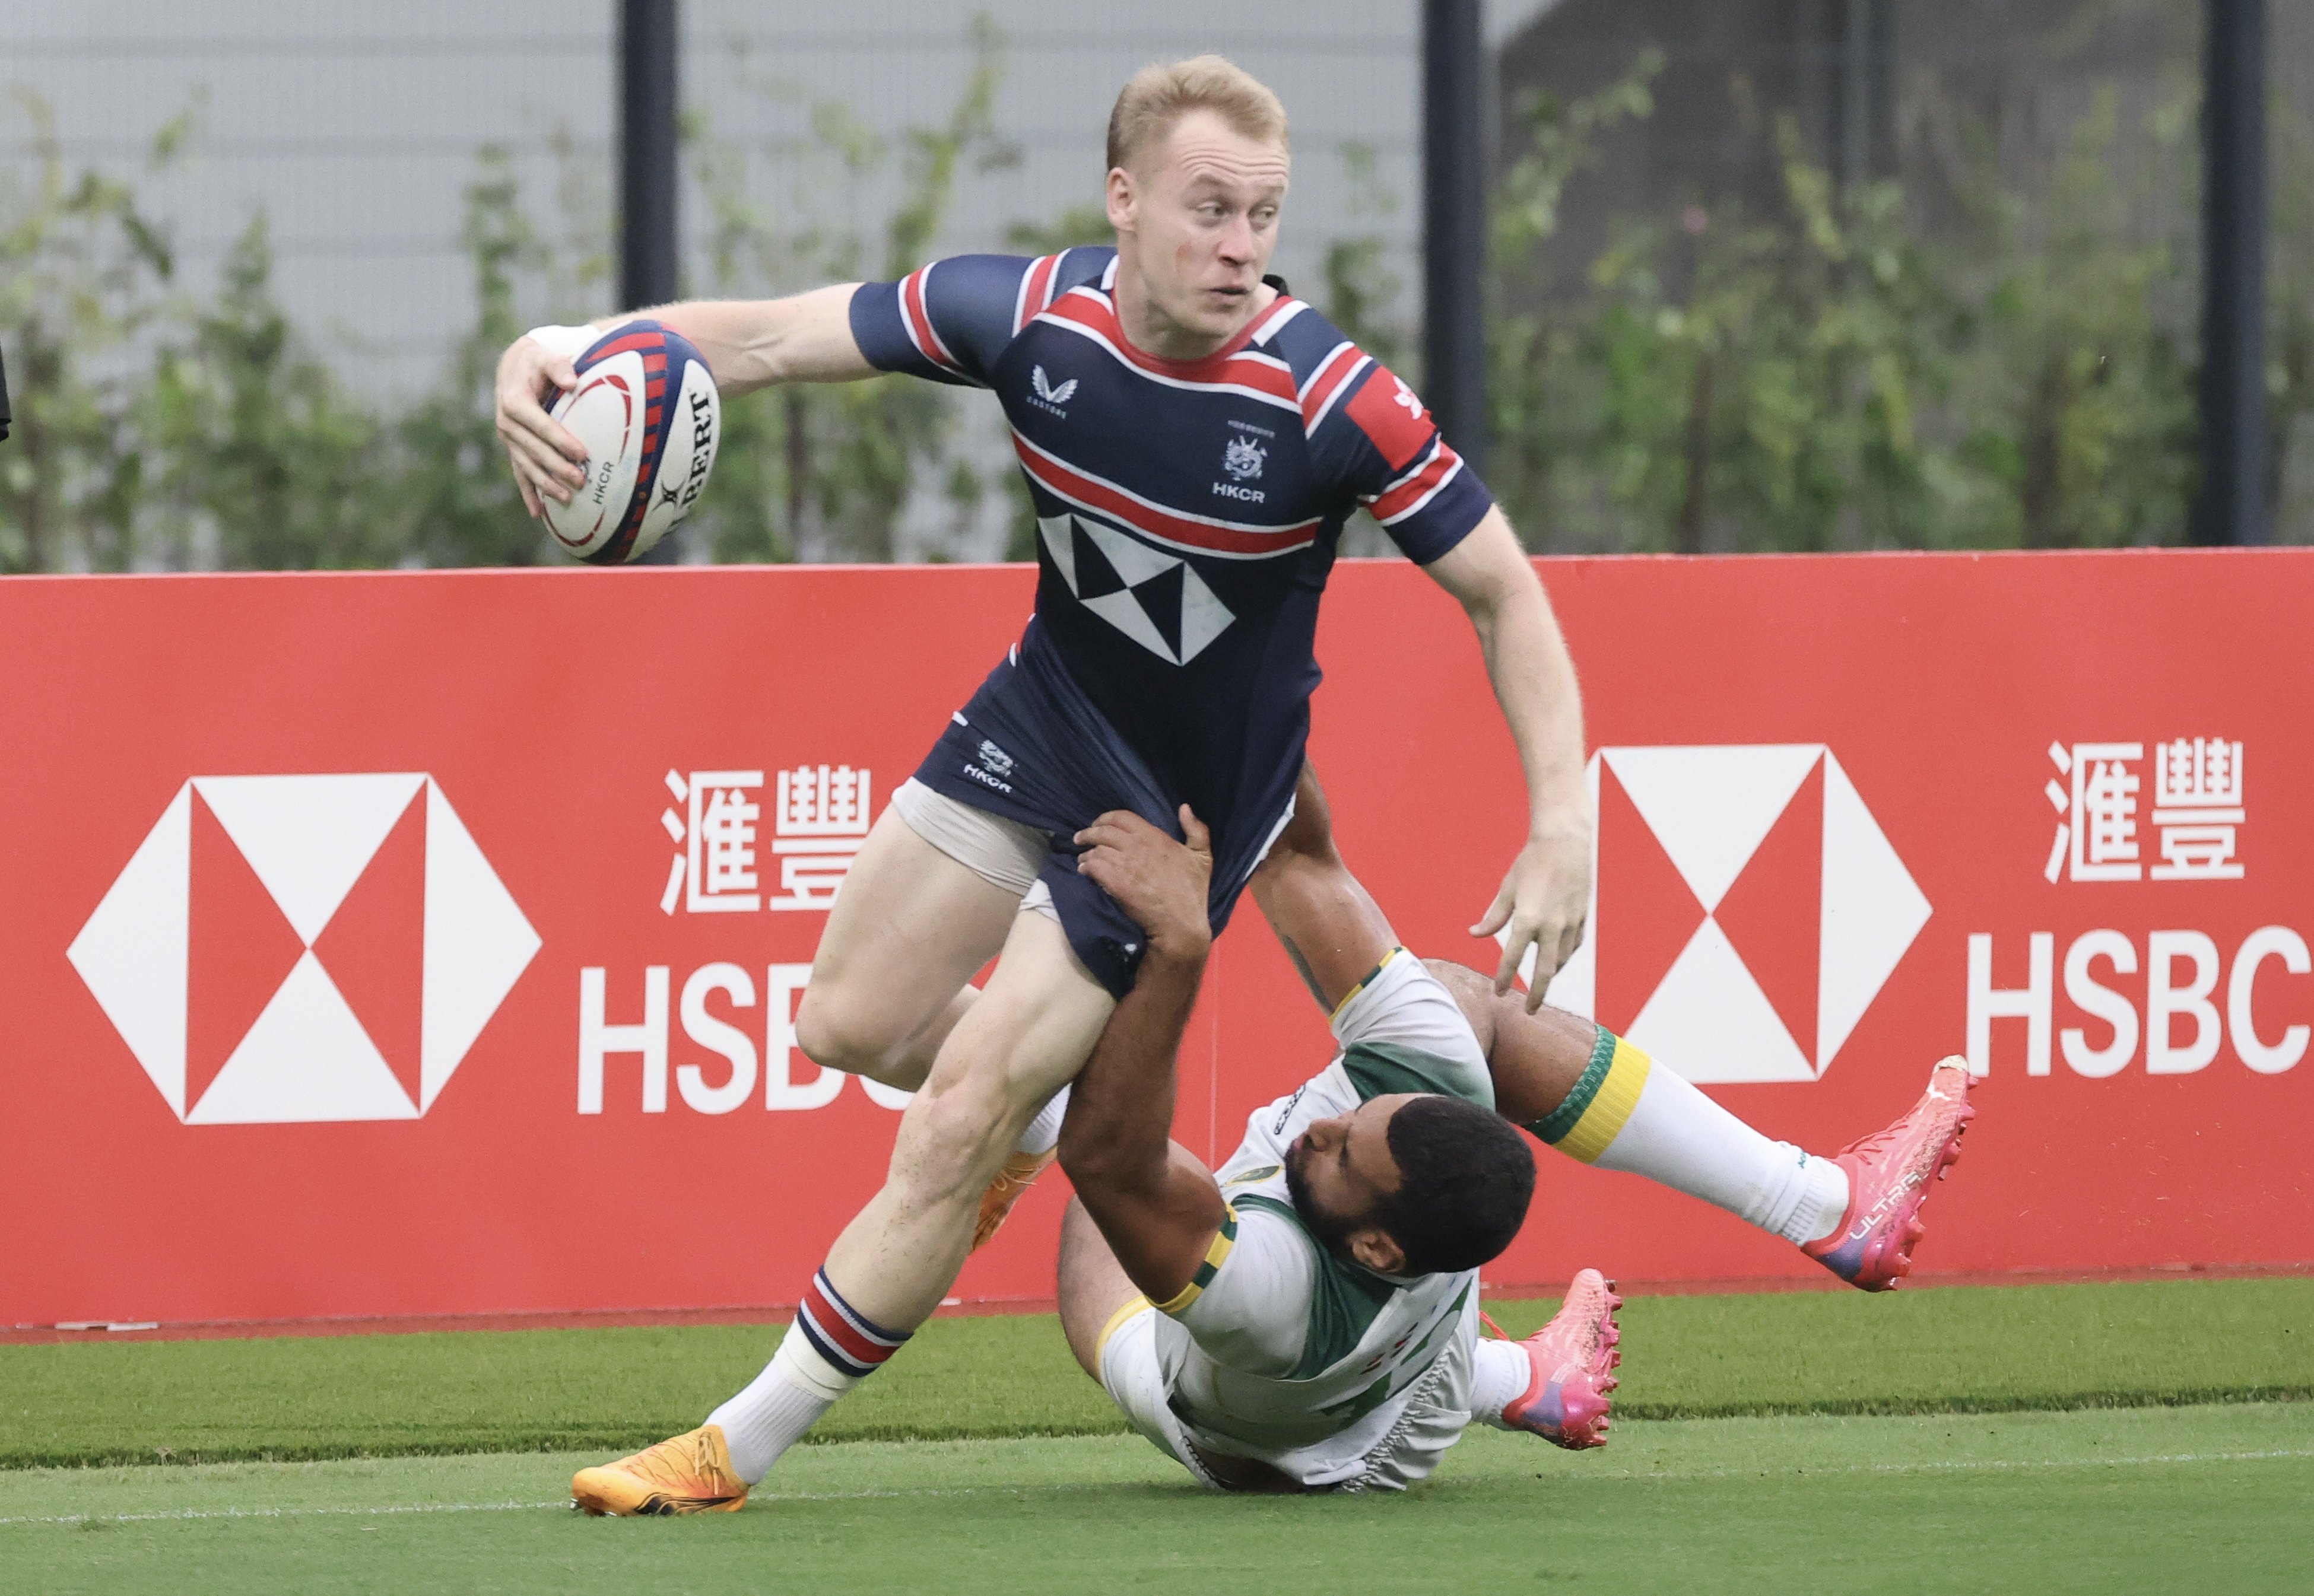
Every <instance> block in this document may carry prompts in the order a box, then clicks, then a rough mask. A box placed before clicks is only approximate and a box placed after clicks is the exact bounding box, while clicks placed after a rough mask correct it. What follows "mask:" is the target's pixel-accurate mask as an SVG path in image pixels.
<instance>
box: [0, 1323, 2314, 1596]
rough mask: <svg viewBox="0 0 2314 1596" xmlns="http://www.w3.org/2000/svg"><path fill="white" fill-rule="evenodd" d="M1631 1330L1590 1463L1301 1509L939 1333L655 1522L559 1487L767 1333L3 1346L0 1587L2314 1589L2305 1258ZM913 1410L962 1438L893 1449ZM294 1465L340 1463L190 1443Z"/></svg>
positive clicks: (1460, 1468)
mask: <svg viewBox="0 0 2314 1596" xmlns="http://www.w3.org/2000/svg"><path fill="white" fill-rule="evenodd" d="M1549 1307H1550V1304H1549V1303H1547V1302H1532V1303H1509V1304H1501V1305H1498V1307H1497V1317H1498V1318H1502V1319H1503V1321H1504V1322H1505V1324H1506V1327H1509V1328H1510V1329H1512V1330H1513V1331H1514V1333H1517V1332H1520V1331H1523V1330H1524V1328H1525V1327H1528V1326H1529V1325H1531V1324H1532V1323H1535V1322H1538V1321H1539V1320H1540V1318H1541V1317H1542V1315H1543V1313H1544V1312H1545V1311H1547V1310H1548V1309H1549ZM1623 1319H1624V1324H1625V1345H1626V1346H1627V1348H1628V1349H1629V1351H1630V1361H1629V1362H1628V1363H1627V1364H1626V1369H1625V1371H1626V1374H1627V1375H1628V1377H1629V1378H1628V1380H1627V1383H1626V1385H1625V1387H1624V1389H1623V1391H1622V1392H1621V1394H1620V1395H1621V1398H1623V1400H1622V1402H1621V1405H1620V1410H1619V1411H1620V1414H1621V1417H1619V1420H1618V1423H1617V1425H1616V1429H1615V1433H1614V1437H1613V1442H1612V1444H1611V1445H1610V1446H1609V1447H1608V1448H1607V1449H1606V1451H1603V1452H1599V1453H1589V1454H1581V1455H1574V1454H1568V1453H1563V1452H1559V1451H1556V1450H1555V1449H1553V1448H1550V1447H1548V1446H1545V1445H1542V1444H1541V1443H1540V1442H1533V1441H1532V1440H1531V1439H1530V1438H1526V1437H1518V1436H1506V1435H1502V1434H1500V1433H1496V1432H1492V1431H1487V1430H1483V1429H1474V1430H1473V1431H1472V1432H1471V1433H1470V1434H1469V1435H1468V1436H1467V1437H1466V1438H1465V1440H1464V1441H1463V1442H1462V1444H1461V1445H1460V1446H1458V1447H1457V1448H1456V1449H1455V1451H1453V1453H1452V1454H1451V1455H1450V1458H1449V1460H1448V1462H1447V1465H1446V1466H1445V1468H1443V1469H1442V1470H1441V1472H1440V1474H1439V1476H1438V1477H1436V1478H1435V1480H1433V1481H1432V1482H1430V1483H1429V1484H1428V1485H1426V1486H1423V1487H1421V1488H1419V1489H1418V1490H1417V1491H1416V1492H1414V1493H1411V1494H1410V1495H1409V1496H1408V1497H1406V1498H1404V1499H1395V1500H1393V1499H1332V1498H1328V1499H1312V1500H1300V1501H1276V1500H1266V1501H1256V1500H1239V1499H1222V1498H1214V1497H1210V1496H1207V1495H1204V1494H1201V1493H1199V1492H1197V1490H1196V1489H1194V1488H1193V1487H1192V1486H1190V1484H1189V1482H1188V1477H1187V1476H1186V1475H1184V1474H1182V1473H1181V1472H1180V1471H1179V1469H1178V1468H1174V1467H1173V1466H1172V1465H1171V1464H1170V1463H1169V1462H1168V1461H1167V1460H1166V1459H1163V1458H1161V1457H1160V1456H1159V1455H1158V1454H1157V1453H1156V1452H1155V1451H1153V1450H1152V1449H1150V1448H1149V1447H1148V1446H1146V1445H1145V1444H1144V1443H1143V1442H1139V1441H1138V1440H1136V1439H1134V1438H1132V1437H1130V1436H1126V1435H1122V1434H1118V1433H1115V1432H1116V1428H1117V1426H1116V1425H1115V1424H1114V1421H1113V1416H1112V1415H1109V1414H1108V1412H1106V1411H1105V1407H1106V1404H1105V1399H1104V1398H1101V1396H1100V1393H1099V1391H1098V1390H1097V1389H1095V1388H1094V1387H1093V1386H1092V1385H1091V1382H1089V1381H1087V1380H1084V1378H1083V1377H1082V1375H1081V1374H1079V1373H1078V1372H1077V1371H1075V1369H1074V1367H1073V1365H1072V1364H1070V1363H1069V1362H1068V1361H1067V1354H1066V1353H1065V1351H1064V1349H1063V1348H1062V1347H1061V1345H1060V1338H1059V1334H1058V1331H1057V1328H1056V1327H1055V1325H1054V1324H1053V1321H1052V1320H1051V1319H1050V1318H1042V1317H1024V1318H1004V1319H947V1320H939V1321H935V1323H934V1324H933V1326H932V1327H929V1329H928V1331H927V1333H926V1334H925V1335H923V1336H921V1337H920V1338H919V1343H920V1344H919V1345H912V1346H911V1348H910V1350H909V1352H908V1354H906V1355H905V1357H903V1358H902V1359H900V1360H897V1361H896V1362H895V1363H894V1365H893V1366H892V1368H891V1369H889V1370H888V1371H885V1372H884V1373H882V1374H880V1375H879V1376H878V1377H877V1379H876V1380H872V1381H870V1382H869V1384H868V1386H866V1387H865V1388H863V1389H862V1390H861V1393H860V1395H859V1397H857V1398H854V1399H853V1400H852V1401H851V1402H847V1403H846V1404H845V1405H844V1406H843V1407H842V1408H839V1409H838V1410H837V1411H836V1413H835V1415H831V1421H832V1422H831V1424H830V1425H829V1426H828V1429H829V1431H830V1435H829V1437H828V1438H827V1439H828V1440H829V1441H830V1442H832V1443H831V1444H818V1445H812V1446H808V1447H804V1448H801V1449H799V1450H798V1451H796V1452H794V1453H792V1454H790V1457H789V1458H788V1459H785V1460H783V1462H782V1465H781V1467H780V1469H779V1470H778V1471H777V1472H776V1473H775V1474H774V1476H773V1478H772V1480H771V1481H769V1482H767V1485H766V1487H765V1488H764V1489H763V1490H760V1491H759V1492H758V1493H757V1494H756V1496H755V1499H754V1500H753V1501H752V1502H751V1503H750V1504H749V1506H748V1507H747V1509H746V1511H745V1512H741V1513H738V1514H736V1515H728V1516H726V1515H717V1516H714V1517H711V1518H707V1519H701V1520H692V1521H650V1522H640V1523H636V1522H614V1521H588V1520H585V1519H583V1518H580V1517H578V1516H577V1515H574V1514H572V1513H570V1512H569V1511H568V1510H567V1509H566V1508H564V1507H563V1506H561V1503H562V1502H563V1501H564V1500H565V1492H566V1489H567V1486H568V1482H569V1478H570V1471H571V1469H572V1468H575V1467H577V1466H579V1464H581V1463H584V1462H588V1461H595V1460H599V1459H600V1458H601V1457H602V1456H603V1455H604V1454H605V1452H606V1451H609V1450H611V1449H613V1448H623V1447H625V1446H627V1445H629V1444H631V1443H632V1442H639V1441H647V1440H651V1439H656V1438H657V1437H658V1435H659V1434H661V1433H667V1432H668V1431H671V1430H674V1429H679V1428H684V1427H687V1426H689V1425H690V1424H695V1423H697V1422H698V1418H699V1415H701V1413H702V1412H703V1411H704V1410H705V1408H706V1406H709V1405H710V1404H711V1403H712V1402H713V1401H714V1400H715V1399H717V1398H720V1396H722V1395H723V1394H724V1393H725V1392H726V1391H727V1390H728V1389H729V1388H730V1387H731V1386H733V1385H735V1384H736V1383H737V1382H738V1381H739V1380H744V1379H745V1378H746V1377H747V1376H748V1375H749V1374H751V1373H752V1372H753V1371H755V1368H756V1367H757V1366H758V1365H759V1364H760V1363H761V1362H762V1359H763V1357H764V1355H765V1353H766V1352H767V1350H768V1348H769V1346H770V1345H771V1343H772V1340H773V1337H772V1336H771V1335H770V1334H769V1333H767V1332H766V1331H764V1330H763V1329H760V1328H753V1327H706V1328H697V1329H680V1330H613V1331H604V1330H597V1331H568V1332H507V1333H496V1334H492V1333H478V1334H470V1335H459V1336H375V1337H343V1338H323V1339H313V1340H275V1341H242V1342H176V1343H162V1344H150V1345H66V1346H14V1347H0V1459H5V1460H7V1461H8V1462H11V1463H13V1464H14V1465H15V1466H14V1467H13V1468H4V1469H0V1591H5V1592H10V1593H11V1596H13V1592H19V1591H22V1592H51V1591H53V1592H80V1591H86V1592H105V1593H107V1596H115V1593H118V1592H136V1591H146V1590H155V1591H159V1590H168V1591H172V1592H177V1591H183V1592H201V1591H209V1590H226V1589H232V1590H234V1591H251V1590H292V1589H294V1590H303V1591H338V1590H345V1591H356V1590H377V1591H414V1590H426V1589H458V1590H474V1591H532V1590H539V1591H545V1590H570V1589H575V1588H579V1586H581V1585H583V1586H586V1587H587V1588H599V1589H614V1590H617V1589H630V1588H631V1589H655V1588H662V1587H680V1588H683V1589H686V1590H717V1589H734V1590H739V1589H744V1590H751V1591H752V1590H787V1589H812V1590H837V1591H854V1590H857V1591H882V1590H894V1591H898V1590H920V1589H925V1588H935V1587H936V1588H937V1589H939V1590H940V1591H941V1596H968V1593H970V1592H979V1591H984V1590H985V1591H992V1592H993V1591H1004V1592H1023V1591H1027V1592H1040V1591H1042V1592H1073V1591H1108V1590H1125V1591H1130V1590H1153V1591H1156V1590H1162V1591H1183V1592H1213V1591H1226V1590H1230V1589H1232V1588H1241V1587H1248V1586H1250V1585H1252V1584H1253V1583H1256V1582H1261V1581H1267V1582H1270V1583H1286V1582H1289V1581H1290V1582H1293V1583H1305V1582H1313V1581H1314V1582H1315V1583H1316V1584H1317V1587H1318V1588H1320V1589H1329V1590H1340V1591H1434V1590H1435V1591H1483V1590H1489V1589H1493V1588H1496V1587H1497V1586H1503V1587H1507V1588H1510V1589H1532V1588H1539V1587H1542V1586H1546V1585H1548V1586H1554V1587H1555V1586H1556V1585H1557V1584H1558V1583H1561V1582H1569V1583H1574V1588H1577V1589H1585V1588H1588V1589H1594V1590H1610V1591H1618V1592H1623V1591H1630V1592H1654V1591H1663V1592H1699V1591H1719V1590H1730V1591H1749V1590H1761V1591H1768V1590H1773V1591H1777V1592H1790V1591H1794V1590H1805V1591H1809V1592H1821V1591H1841V1592H1848V1591H1859V1592H1860V1591H1892V1592H1893V1591H1921V1592H1949V1591H1965V1590H1983V1591H2018V1590H2031V1591H2034V1592H2036V1596H2040V1593H2041V1592H2065V1591H2083V1592H2090V1591H2094V1592H2100V1593H2108V1592H2135V1591H2175V1590H2178V1589H2181V1588H2191V1587H2193V1586H2195V1585H2199V1584H2209V1583H2212V1582H2215V1583H2218V1584H2220V1585H2221V1588H2225V1589H2229V1590H2241V1591H2268V1590H2274V1591H2281V1590H2292V1589H2304V1588H2308V1585H2309V1583H2310V1580H2314V1576H2310V1575H2309V1574H2307V1572H2306V1571H2307V1569H2308V1568H2310V1567H2314V1553H2310V1551H2309V1548H2310V1547H2314V1540H2310V1539H2309V1537H2308V1534H2307V1532H2306V1530H2305V1528H2304V1526H2305V1522H2306V1520H2305V1503H2306V1502H2307V1501H2308V1500H2310V1497H2314V1402H2310V1401H2304V1400H2295V1399H2292V1398H2305V1397H2308V1396H2310V1395H2314V1281H2308V1280H2297V1279H2286V1280H2264V1281H2228V1282H2190V1283H2159V1284H2139V1285H2093V1286H2068V1287H2034V1288H2008V1289H2004V1290H1965V1289H1957V1288H1953V1289H1946V1290H1939V1291H1921V1292H1898V1293H1895V1294H1894V1295H1892V1296H1890V1297H1886V1298H1882V1299H1877V1300H1866V1299H1862V1298H1859V1297H1857V1296H1854V1295H1852V1294H1837V1293H1833V1294H1822V1295H1815V1294H1808V1295H1792V1296H1764V1297H1689V1298H1638V1299H1635V1300H1633V1301H1631V1302H1630V1303H1629V1304H1628V1305H1627V1306H1626V1308H1625V1309H1624V1313H1623ZM1647 1415H1654V1416H1647ZM1676 1415H1690V1416H1676ZM1693 1415H1713V1416H1693ZM1726 1415H1751V1416H1726ZM897 1435H915V1436H919V1437H923V1436H932V1435H946V1436H950V1437H958V1439H947V1440H926V1439H918V1440H914V1441H908V1442H894V1441H891V1440H888V1439H887V1440H879V1439H869V1438H870V1437H877V1436H886V1437H888V1436H897ZM267 1455H270V1456H272V1457H274V1458H277V1459H335V1460H330V1461H311V1462H301V1461H274V1462H264V1461H252V1460H240V1461H216V1462H202V1463H197V1464H196V1463H191V1462H190V1459H200V1458H209V1459H256V1458H261V1457H263V1456H267ZM161 1458H165V1459H171V1460H172V1464H171V1466H168V1467H151V1466H130V1467H107V1466H99V1465H100V1464H101V1463H102V1462H103V1461H104V1460H107V1459H112V1460H125V1459H137V1460H139V1461H140V1462H141V1463H149V1461H150V1460H152V1459H161ZM42 1463H45V1464H47V1465H50V1466H45V1467H41V1466H29V1465H35V1464H42ZM57 1464H69V1465H73V1466H68V1467H57V1466H54V1465H57Z"/></svg>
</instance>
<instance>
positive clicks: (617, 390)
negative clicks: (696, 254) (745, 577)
mask: <svg viewBox="0 0 2314 1596" xmlns="http://www.w3.org/2000/svg"><path fill="white" fill-rule="evenodd" d="M573 364H574V365H575V366H577V367H578V371H579V385H578V386H577V387H575V388H573V389H571V390H570V392H568V393H565V394H563V395H561V397H560V398H559V399H557V400H556V401H554V407H553V410H552V415H553V417H554V419H556V420H557V421H559V422H561V424H562V425H563V426H564V427H565V428H569V429H570V431H571V432H572V433H574V434H576V435H577V436H578V438H579V442H580V443H582V444H584V445H587V462H586V467H587V481H586V484H585V485H584V486H583V487H581V488H579V489H578V490H577V491H576V492H575V493H573V494H572V495H571V496H570V503H569V504H561V503H558V502H556V501H555V500H554V499H553V498H547V499H546V500H545V508H546V526H547V530H548V531H549V532H551V533H552V534H553V536H554V541H555V542H558V543H560V544H561V545H562V547H564V548H565V549H568V550H569V551H570V552H571V553H573V554H575V555H577V556H578V557H579V559H581V560H589V561H591V562H593V563H594V564H596V565H618V564H622V563H623V562H624V561H627V560H634V559H638V558H640V556H641V555H642V554H643V553H644V552H645V551H648V550H649V549H650V547H651V546H652V545H653V544H655V543H657V542H658V541H659V539H661V538H663V537H665V536H666V535H667V533H670V532H672V531H674V530H675V528H676V527H677V526H679V525H682V524H683V518H684V516H688V515H689V514H690V513H691V507H692V506H693V505H694V504H696V503H698V502H699V495H700V492H701V491H702V489H705V487H706V486H707V473H708V472H710V471H711V470H713V469H714V466H715V445H716V442H717V440H718V439H719V438H720V436H722V431H723V407H722V402H721V401H720V399H718V398H717V396H716V392H715V377H714V374H713V373H711V372H710V371H709V370H708V369H707V362H706V361H705V360H703V359H702V358H701V357H700V354H699V350H698V349H697V348H695V347H693V344H692V342H691V340H690V339H686V338H684V336H683V335H682V334H681V333H678V332H673V331H669V330H668V329H667V328H665V327H663V326H661V325H660V324H659V323H658V322H649V321H634V322H622V323H621V324H620V325H618V326H616V327H614V328H612V329H611V330H610V331H608V332H606V333H605V334H603V336H602V337H601V338H599V339H596V340H595V342H594V343H593V344H592V345H590V346H588V348H587V352H586V353H585V354H583V355H581V356H579V358H578V359H577V360H576V361H575V362H573Z"/></svg>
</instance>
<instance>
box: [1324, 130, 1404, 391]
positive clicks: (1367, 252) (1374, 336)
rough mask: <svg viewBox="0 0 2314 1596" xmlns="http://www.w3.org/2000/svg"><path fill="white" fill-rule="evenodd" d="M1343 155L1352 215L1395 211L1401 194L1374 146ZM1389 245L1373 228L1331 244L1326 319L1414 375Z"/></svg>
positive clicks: (1368, 217)
mask: <svg viewBox="0 0 2314 1596" xmlns="http://www.w3.org/2000/svg"><path fill="white" fill-rule="evenodd" d="M1341 157H1342V167H1343V170H1344V171H1345V172H1347V175H1348V177H1349V190H1350V202H1349V216H1350V218H1351V220H1353V221H1380V220H1381V219H1382V218H1383V217H1385V216H1391V214H1393V213H1394V212H1395V211H1396V210H1397V209H1398V196H1397V195H1396V194H1393V193H1392V192H1391V190H1390V188H1389V186H1388V185H1386V184H1385V183H1383V182H1382V177H1381V174H1380V172H1379V171H1378V170H1377V166H1376V159H1375V154H1374V148H1373V145H1369V144H1358V143H1349V144H1345V145H1342V146H1341ZM1387 248H1388V241H1387V240H1385V239H1384V238H1383V237H1382V234H1379V233H1375V232H1365V233H1353V234H1345V235H1344V236H1342V237H1340V238H1337V239H1335V240H1333V241H1332V242H1329V243H1328V244H1327V246H1326V253H1325V256H1324V260H1323V262H1322V264H1321V266H1320V274H1321V276H1322V277H1323V278H1324V279H1325V284H1326V295H1325V311H1326V319H1327V320H1328V321H1329V322H1332V323H1333V324H1334V325H1335V326H1337V327H1338V328H1340V329H1341V330H1342V334H1343V336H1344V337H1346V338H1348V339H1353V340H1354V341H1356V344H1357V346H1358V347H1359V348H1362V349H1364V350H1365V351H1366V353H1368V354H1369V355H1372V356H1373V357H1374V358H1375V359H1377V360H1379V361H1381V362H1382V364H1383V365H1384V366H1390V367H1391V368H1392V369H1393V370H1396V371H1398V372H1399V373H1400V375H1407V376H1412V375H1418V374H1414V373H1411V372H1410V371H1409V369H1408V367H1409V361H1408V356H1409V354H1410V353H1411V350H1412V345H1413V341H1414V340H1413V339H1412V337H1411V336H1410V335H1409V331H1408V329H1407V327H1406V325H1405V323H1404V322H1401V321H1400V319H1399V318H1398V314H1397V305H1398V299H1399V294H1400V290H1401V289H1402V288H1403V287H1405V285H1404V284H1403V283H1401V282H1400V280H1399V278H1398V274H1397V273H1396V272H1393V271H1391V269H1390V268H1389V266H1388V265H1387V264H1386V263H1385V254H1384V251H1386V250H1387Z"/></svg>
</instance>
